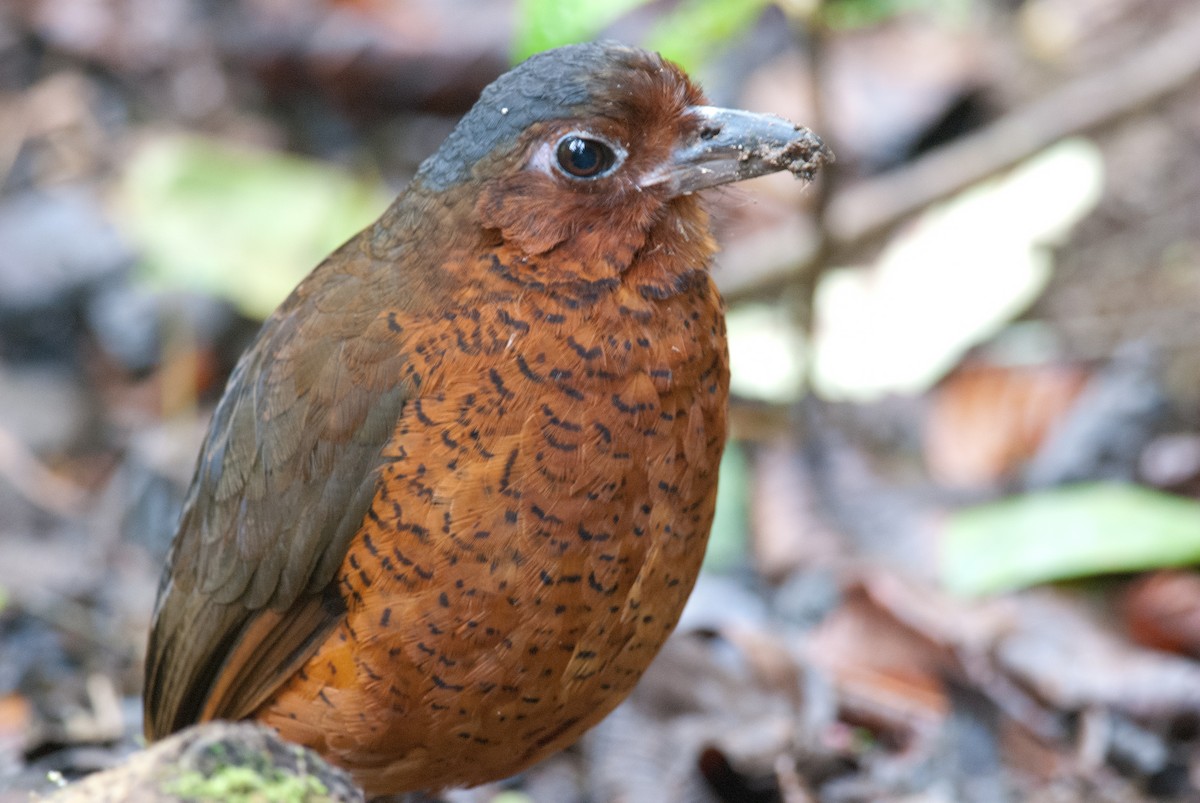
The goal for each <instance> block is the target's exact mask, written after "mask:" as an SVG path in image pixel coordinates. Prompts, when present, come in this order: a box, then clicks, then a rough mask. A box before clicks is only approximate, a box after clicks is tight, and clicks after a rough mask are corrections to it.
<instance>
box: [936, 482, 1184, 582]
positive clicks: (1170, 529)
mask: <svg viewBox="0 0 1200 803" xmlns="http://www.w3.org/2000/svg"><path fill="white" fill-rule="evenodd" d="M1193 563H1200V502H1197V501H1195V500H1192V499H1185V498H1182V497H1178V496H1171V495H1169V494H1164V493H1160V492H1158V491H1153V490H1150V489H1147V488H1142V487H1140V486H1132V485H1117V484H1107V483H1097V484H1086V485H1077V486H1073V487H1068V488H1059V489H1055V490H1051V491H1043V492H1039V493H1033V494H1026V495H1023V496H1017V497H1013V498H1011V499H1007V500H1004V501H1002V502H996V503H993V504H988V505H982V506H979V507H976V508H971V509H969V510H964V511H961V512H959V513H956V514H953V515H952V516H951V517H950V519H949V521H948V522H947V525H946V527H945V530H944V532H943V534H942V542H941V567H940V568H941V575H942V581H943V583H944V585H946V586H947V587H948V588H950V589H951V590H953V591H956V592H958V593H961V594H969V595H974V594H986V593H991V592H996V591H1003V590H1007V589H1013V588H1020V587H1023V586H1028V585H1033V584H1035V583H1042V582H1048V581H1054V580H1064V579H1067V578H1074V577H1086V576H1090V575H1097V574H1107V573H1112V572H1129V571H1138V570H1144V569H1152V568H1158V567H1163V566H1182V565H1187V564H1193Z"/></svg>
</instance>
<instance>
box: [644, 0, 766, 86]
mask: <svg viewBox="0 0 1200 803" xmlns="http://www.w3.org/2000/svg"><path fill="white" fill-rule="evenodd" d="M771 2H772V0H737V2H730V0H684V1H683V2H681V3H680V4H679V5H678V6H677V7H676V8H675V9H674V10H673V11H672V12H671V13H670V14H667V15H666V16H665V17H663V18H662V19H661V20H659V22H658V24H656V25H655V26H654V29H653V31H652V32H651V34H650V38H649V40H648V41H647V42H646V46H647V47H648V48H649V49H651V50H657V51H658V52H659V53H661V54H662V55H663V56H664V57H666V58H668V59H670V60H671V61H674V62H675V63H676V64H678V65H679V66H681V67H683V68H684V70H686V71H688V72H695V71H696V69H697V68H698V67H700V66H701V65H703V64H704V63H705V62H706V61H708V60H709V59H710V58H711V57H712V54H713V51H714V50H717V49H719V48H721V47H723V46H725V45H726V44H728V43H729V41H730V40H731V39H733V38H734V37H736V36H737V35H738V34H741V33H743V32H744V31H746V29H748V28H749V27H750V26H751V25H753V24H754V23H755V22H757V21H758V18H759V17H761V16H762V13H763V10H764V9H765V8H766V7H767V6H769V5H771Z"/></svg>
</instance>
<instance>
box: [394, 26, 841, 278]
mask: <svg viewBox="0 0 1200 803" xmlns="http://www.w3.org/2000/svg"><path fill="white" fill-rule="evenodd" d="M830 158H831V154H830V153H829V151H828V149H826V148H825V146H824V145H823V144H822V142H821V140H820V139H819V138H817V136H816V135H815V134H813V133H812V132H810V131H808V130H807V129H805V128H802V127H800V126H796V125H793V124H792V123H790V122H788V121H786V120H783V119H781V118H779V117H774V116H771V115H760V114H751V113H748V112H743V111H737V110H730V109H719V108H714V107H712V106H709V105H708V104H707V101H706V99H705V97H704V95H703V93H702V92H701V90H700V89H699V88H698V87H697V86H696V85H695V84H694V83H692V81H691V80H689V78H688V77H687V75H685V74H684V72H683V71H682V70H681V69H679V68H678V67H677V66H675V65H674V64H672V63H670V62H668V61H665V60H664V59H662V58H661V57H660V56H658V55H657V54H654V53H649V52H646V51H643V50H639V49H636V48H632V47H627V46H623V45H619V44H614V43H588V44H580V45H569V46H566V47H561V48H558V49H555V50H550V51H546V52H544V53H539V54H537V55H535V56H533V57H531V58H529V59H528V60H527V61H525V62H524V63H522V64H520V65H519V66H517V67H515V68H514V69H512V70H511V71H509V72H508V73H506V74H505V75H503V76H501V77H500V78H498V79H497V80H496V81H495V82H493V83H492V84H491V85H490V86H488V87H487V88H486V89H485V90H484V91H483V93H482V95H481V96H480V98H479V101H478V102H477V103H476V104H475V106H474V108H472V109H471V111H470V112H469V113H468V114H467V115H466V116H464V117H463V119H462V120H461V121H460V122H459V124H458V126H457V127H456V128H455V129H454V131H453V133H452V134H451V135H450V136H449V137H448V138H447V140H446V142H445V143H444V144H443V145H442V147H441V148H440V149H439V150H438V152H437V153H435V154H434V155H433V156H432V157H430V158H429V159H428V160H427V161H426V162H425V163H424V164H423V165H422V166H421V168H420V170H419V172H418V174H417V177H416V179H415V182H414V183H415V184H416V185H417V186H418V187H421V188H423V189H424V191H426V192H430V191H431V192H434V193H443V192H447V191H452V190H453V189H454V188H456V187H463V186H468V187H470V188H471V189H472V192H473V193H474V199H473V205H474V210H473V211H474V215H475V217H476V221H477V223H478V224H479V226H480V227H481V228H483V229H485V230H489V231H492V232H496V233H498V234H499V236H500V237H501V238H502V239H503V241H504V242H505V243H506V244H507V245H509V246H511V247H513V248H515V249H516V250H517V251H519V252H520V253H522V254H524V255H525V256H527V257H535V256H537V255H540V254H544V253H546V252H548V251H550V250H552V249H555V248H566V249H567V250H570V251H572V252H574V254H575V256H576V257H577V262H579V263H589V262H591V263H595V262H597V261H601V262H606V263H609V264H612V263H614V262H617V263H623V264H620V265H617V266H616V270H617V271H618V272H619V271H620V270H622V269H623V268H624V267H628V263H629V261H630V260H631V259H632V258H633V255H634V254H635V252H636V251H637V249H638V248H640V247H641V246H642V244H644V242H645V240H646V237H647V235H648V233H649V232H650V231H651V230H652V229H653V228H654V227H655V226H656V225H659V224H661V223H663V221H664V220H666V219H668V218H670V217H672V213H674V215H675V216H679V215H681V214H682V215H683V216H684V217H687V218H689V219H692V220H694V221H695V222H696V223H697V224H698V225H699V226H700V228H702V229H704V231H705V232H706V230H707V225H706V224H707V219H706V218H703V213H702V212H701V211H700V210H699V207H698V206H696V205H695V204H693V203H691V201H690V199H689V198H688V196H690V195H691V194H692V193H695V192H697V191H700V190H704V189H707V188H710V187H715V186H719V185H721V184H727V183H730V182H734V181H741V180H744V179H748V178H753V177H755V176H760V175H764V174H766V173H772V172H776V171H779V170H790V171H792V172H793V173H795V174H797V175H798V176H802V177H804V178H811V176H812V173H813V171H815V170H816V168H817V167H819V166H820V165H821V164H822V163H824V162H825V161H828V160H829V159H830ZM702 218H703V219H702ZM676 222H678V221H676ZM676 227H677V228H678V226H676Z"/></svg>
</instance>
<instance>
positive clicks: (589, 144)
mask: <svg viewBox="0 0 1200 803" xmlns="http://www.w3.org/2000/svg"><path fill="white" fill-rule="evenodd" d="M554 159H555V162H556V163H557V165H558V168H559V169H560V170H562V171H563V172H564V173H566V174H567V175H568V176H570V177H571V178H582V179H593V178H600V177H602V176H606V175H608V174H609V173H611V172H612V171H613V170H614V169H615V168H616V166H617V164H618V163H619V162H620V159H619V158H618V155H617V152H616V150H615V149H614V148H613V147H612V146H611V145H609V144H608V143H607V142H605V141H604V140H602V139H597V138H595V137H589V136H584V135H582V134H567V135H566V136H565V137H563V138H562V139H560V140H559V141H558V146H557V147H556V148H555V150H554Z"/></svg>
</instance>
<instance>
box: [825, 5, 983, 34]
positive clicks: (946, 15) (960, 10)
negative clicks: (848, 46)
mask: <svg viewBox="0 0 1200 803" xmlns="http://www.w3.org/2000/svg"><path fill="white" fill-rule="evenodd" d="M974 1H975V0H825V2H824V3H822V4H821V6H820V15H821V20H822V22H824V23H825V24H826V25H827V26H829V27H830V28H834V29H837V30H847V29H853V28H865V27H868V26H871V25H879V24H880V23H883V22H887V21H888V20H890V19H891V18H893V17H898V16H900V15H902V14H908V13H913V12H916V13H921V12H924V13H928V14H931V15H933V16H935V17H938V18H939V19H943V20H947V21H952V22H961V21H965V20H967V19H969V18H970V15H971V12H972V11H973V8H972V6H973V5H974Z"/></svg>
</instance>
